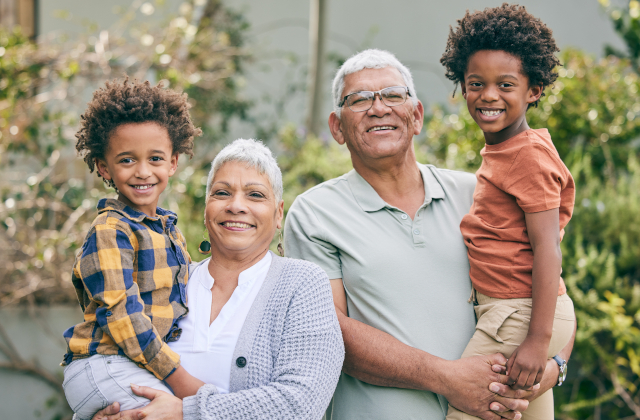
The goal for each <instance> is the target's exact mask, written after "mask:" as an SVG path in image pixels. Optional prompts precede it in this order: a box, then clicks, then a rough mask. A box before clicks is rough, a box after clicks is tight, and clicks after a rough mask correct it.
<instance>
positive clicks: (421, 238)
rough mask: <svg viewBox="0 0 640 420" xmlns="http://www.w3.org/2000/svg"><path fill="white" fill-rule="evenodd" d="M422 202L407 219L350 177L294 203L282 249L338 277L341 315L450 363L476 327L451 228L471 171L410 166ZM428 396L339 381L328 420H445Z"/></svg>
mask: <svg viewBox="0 0 640 420" xmlns="http://www.w3.org/2000/svg"><path fill="white" fill-rule="evenodd" d="M418 167H419V168H420V172H421V174H422V179H423V181H424V190H425V201H424V203H423V205H422V207H420V209H419V210H418V212H417V214H416V217H415V220H411V217H409V216H408V215H407V214H406V213H404V212H403V211H401V210H399V209H398V208H396V207H393V206H391V205H389V204H387V203H385V202H384V201H383V200H382V199H381V198H380V196H379V195H378V194H377V193H376V191H375V190H374V189H373V187H371V185H369V183H367V181H365V180H364V178H362V177H361V176H360V175H359V174H358V173H357V172H356V171H355V170H352V171H351V172H349V173H347V174H345V175H343V176H341V177H339V178H335V179H332V180H330V181H327V182H324V183H322V184H320V185H318V186H316V187H314V188H312V189H310V190H309V191H307V192H305V193H304V194H301V195H300V196H298V198H296V200H295V201H294V203H293V205H292V206H291V209H290V210H289V213H288V215H287V219H286V225H285V250H286V255H287V256H288V257H292V258H300V259H303V260H308V261H313V262H315V263H316V264H318V265H320V267H322V268H323V269H324V270H325V271H326V272H327V274H328V275H329V278H330V279H337V278H342V279H343V281H344V287H345V292H346V296H347V308H348V311H349V316H350V317H351V318H353V319H357V320H358V321H362V322H364V323H365V324H368V325H371V326H372V327H375V328H377V329H379V330H381V331H384V332H386V333H388V334H391V335H392V336H393V337H395V338H397V339H398V340H400V341H401V342H403V343H405V344H408V345H410V346H412V347H415V348H418V349H422V350H424V351H426V352H428V353H431V354H433V355H435V356H439V357H442V358H444V359H448V360H453V359H458V358H459V357H460V355H461V354H462V351H463V350H464V348H465V346H466V345H467V342H468V341H469V339H470V338H471V336H472V335H473V332H474V328H475V317H474V312H473V307H472V305H471V304H469V303H467V300H468V298H469V295H470V291H471V282H470V280H469V262H468V260H467V249H466V247H465V245H464V242H463V239H462V235H461V234H460V228H459V226H460V221H461V219H462V216H464V215H465V214H466V213H468V211H469V208H470V207H471V202H472V195H473V189H474V186H475V177H474V176H473V175H472V174H468V173H464V172H457V171H449V170H443V169H437V168H435V167H434V166H431V165H422V164H418ZM446 411H447V405H446V401H445V399H444V398H442V397H438V396H436V395H435V394H433V393H431V392H426V391H416V390H407V389H399V388H386V387H379V386H374V385H369V384H366V383H364V382H361V381H359V380H357V379H355V378H353V377H351V376H349V375H346V374H344V373H343V374H342V375H341V377H340V382H339V383H338V387H337V389H336V392H335V394H334V400H333V404H332V406H330V407H329V411H328V414H330V416H329V418H330V419H331V420H356V419H367V420H369V419H444V417H445V414H446Z"/></svg>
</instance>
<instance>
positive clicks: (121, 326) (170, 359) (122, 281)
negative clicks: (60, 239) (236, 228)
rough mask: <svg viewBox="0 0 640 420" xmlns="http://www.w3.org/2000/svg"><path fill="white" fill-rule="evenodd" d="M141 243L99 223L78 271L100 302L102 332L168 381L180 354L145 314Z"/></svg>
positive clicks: (85, 284)
mask: <svg viewBox="0 0 640 420" xmlns="http://www.w3.org/2000/svg"><path fill="white" fill-rule="evenodd" d="M130 235H131V237H130ZM136 243H137V241H136V238H135V237H133V236H132V233H131V232H126V231H123V230H120V229H118V228H116V227H114V226H111V225H109V224H106V225H96V226H95V228H94V231H93V233H92V234H91V235H90V236H89V237H88V239H87V241H86V243H85V247H84V250H83V255H82V260H81V261H80V264H79V269H78V272H79V275H80V277H81V279H82V282H83V284H84V287H85V288H86V290H87V293H88V294H89V297H90V299H91V300H93V301H94V302H95V303H96V305H97V308H96V313H95V317H96V322H97V324H98V325H99V326H100V328H101V329H102V331H103V332H104V333H105V334H107V335H108V336H109V337H111V338H112V339H113V341H114V342H115V343H116V344H117V345H118V347H120V349H122V351H123V352H124V354H125V355H126V356H127V357H129V358H130V359H131V360H133V361H134V362H136V363H138V364H139V365H141V366H144V367H145V368H146V369H147V370H149V371H150V372H151V373H153V374H154V375H155V376H156V377H157V378H159V379H165V378H166V377H167V376H169V375H170V374H171V373H172V372H173V371H174V370H175V369H176V368H177V367H178V365H179V363H180V356H179V355H178V354H177V353H175V352H174V351H173V350H171V349H170V348H169V346H167V344H166V343H164V342H163V341H162V337H160V336H159V334H158V331H157V330H156V329H155V327H154V326H153V324H152V323H151V319H149V317H148V316H147V315H145V313H144V302H143V300H142V298H141V296H140V291H139V289H138V284H137V283H136V282H135V281H134V269H133V268H134V264H135V249H134V244H136Z"/></svg>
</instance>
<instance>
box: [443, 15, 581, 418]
mask: <svg viewBox="0 0 640 420" xmlns="http://www.w3.org/2000/svg"><path fill="white" fill-rule="evenodd" d="M556 51H558V48H557V47H556V43H555V40H554V39H553V36H552V32H551V30H550V29H549V28H547V26H545V25H544V23H542V22H541V21H540V19H537V18H535V17H534V16H532V15H530V14H529V13H527V11H526V10H525V8H524V7H522V6H517V5H508V4H503V5H502V6H500V7H496V8H487V9H485V10H484V11H482V12H475V13H472V14H471V13H469V12H468V11H467V13H466V15H465V16H464V18H462V19H461V20H459V21H458V27H457V28H456V30H455V31H454V30H453V29H452V30H451V31H450V34H449V39H448V41H447V48H446V51H445V53H444V54H443V56H442V59H441V60H440V61H441V63H442V64H443V65H444V66H445V67H446V69H447V77H448V78H449V79H451V80H453V81H454V82H455V83H460V85H461V88H462V95H463V97H464V98H465V99H466V101H467V107H468V109H469V112H470V113H471V116H472V117H473V119H474V120H475V122H476V123H477V124H478V126H480V128H481V129H482V131H483V132H484V137H485V142H486V146H485V147H484V149H483V150H482V151H481V152H480V154H481V155H482V157H483V161H482V165H481V166H480V169H479V170H478V172H477V173H476V177H477V180H478V182H477V184H476V189H475V192H474V194H473V205H472V207H471V210H470V212H469V214H467V215H466V216H465V217H464V218H463V219H462V223H461V224H460V230H461V232H462V235H463V237H464V240H465V244H466V245H467V248H468V254H469V263H470V267H471V269H470V273H469V274H470V277H471V282H472V284H473V288H474V295H475V299H474V301H475V302H474V303H476V306H475V310H476V315H477V318H478V323H477V326H476V332H475V334H474V335H473V337H472V339H471V341H470V342H469V344H468V345H467V348H466V349H465V351H464V353H463V355H462V357H470V356H474V355H486V354H492V353H495V352H500V353H503V354H504V355H505V357H507V358H509V360H508V362H507V375H508V376H509V382H508V383H509V385H512V387H513V388H514V389H524V388H529V387H531V386H533V385H535V384H537V383H539V382H540V380H541V379H542V374H543V372H544V369H545V366H546V362H547V360H548V359H549V358H552V357H554V356H555V357H554V359H556V362H558V364H559V365H561V372H564V369H563V368H564V367H566V362H565V361H563V360H562V359H559V358H558V357H557V356H556V355H557V354H558V352H559V351H560V350H561V349H562V348H563V347H564V346H565V345H566V344H567V343H568V341H569V339H570V337H571V335H572V333H573V331H574V325H575V319H574V312H573V303H572V302H571V299H570V298H569V297H568V296H567V294H566V287H565V285H564V282H563V281H562V278H561V277H560V274H561V271H562V269H561V262H562V254H561V251H560V241H561V239H562V236H563V234H564V227H565V226H566V225H567V223H568V222H569V219H570V218H571V214H572V211H573V204H574V199H575V186H574V182H573V178H572V177H571V174H570V173H569V170H568V169H567V167H566V166H565V165H564V163H563V162H562V160H561V159H560V156H559V155H558V152H557V151H556V148H555V147H554V145H553V142H552V141H551V137H550V136H549V132H548V131H547V130H546V129H544V128H543V129H537V130H533V129H530V128H529V126H528V124H527V120H526V112H527V109H528V108H529V107H531V106H537V104H538V101H539V100H540V98H541V96H543V95H544V93H543V91H544V88H545V87H546V86H549V85H551V84H552V83H553V82H554V81H555V80H556V78H557V75H556V73H554V72H553V69H554V68H555V67H556V66H557V65H558V64H559V62H558V60H557V58H556V57H555V56H554V53H555V52H556ZM562 379H563V378H561V379H559V382H560V383H561V382H562ZM522 414H523V418H524V419H553V418H554V410H553V393H552V391H551V390H549V391H547V392H546V393H544V394H543V395H542V396H540V397H538V398H537V399H536V400H535V401H532V402H531V404H530V405H529V408H528V409H527V410H526V411H525V412H524V413H522ZM476 418H477V417H473V416H470V415H468V414H466V413H463V412H461V411H458V410H456V409H455V408H453V407H452V406H449V413H448V415H447V419H448V420H453V419H476Z"/></svg>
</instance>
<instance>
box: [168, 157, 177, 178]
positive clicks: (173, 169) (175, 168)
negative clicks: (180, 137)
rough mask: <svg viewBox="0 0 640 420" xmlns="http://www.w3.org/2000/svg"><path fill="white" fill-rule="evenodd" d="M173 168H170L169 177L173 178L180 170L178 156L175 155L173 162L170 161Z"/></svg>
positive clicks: (172, 158)
mask: <svg viewBox="0 0 640 420" xmlns="http://www.w3.org/2000/svg"><path fill="white" fill-rule="evenodd" d="M169 163H170V164H171V167H170V168H169V176H173V174H175V173H176V171H177V170H178V154H177V153H174V154H173V155H171V160H170V161H169Z"/></svg>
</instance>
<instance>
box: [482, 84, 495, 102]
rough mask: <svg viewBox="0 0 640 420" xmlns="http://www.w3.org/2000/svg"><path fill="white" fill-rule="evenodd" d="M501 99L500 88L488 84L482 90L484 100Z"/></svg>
mask: <svg viewBox="0 0 640 420" xmlns="http://www.w3.org/2000/svg"><path fill="white" fill-rule="evenodd" d="M498 99H499V94H498V89H497V88H496V87H495V86H487V87H486V88H485V89H483V91H482V100H483V101H484V102H495V101H497V100H498Z"/></svg>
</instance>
